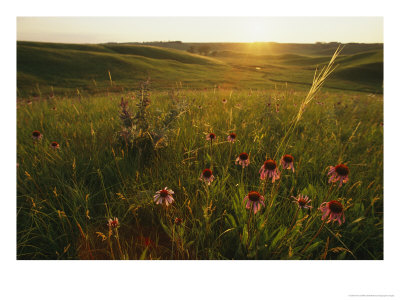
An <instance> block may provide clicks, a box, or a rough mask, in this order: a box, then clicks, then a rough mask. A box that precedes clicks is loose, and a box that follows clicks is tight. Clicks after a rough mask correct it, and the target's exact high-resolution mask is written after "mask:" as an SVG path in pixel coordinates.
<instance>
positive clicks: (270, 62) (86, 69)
mask: <svg viewBox="0 0 400 300" xmlns="http://www.w3.org/2000/svg"><path fill="white" fill-rule="evenodd" d="M177 44H179V43H177ZM258 44H259V43H255V44H230V43H226V44H223V43H222V44H215V45H214V44H206V45H214V48H211V47H210V49H213V50H212V51H210V53H209V55H207V56H205V55H198V54H194V53H189V52H187V51H184V50H183V49H182V50H177V49H172V47H158V46H154V45H143V44H133V43H128V44H116V43H108V44H56V43H39V42H17V91H18V94H19V95H21V96H23V95H37V94H47V93H50V91H51V90H54V91H55V92H72V91H73V92H75V91H76V89H79V90H80V91H86V92H90V93H94V92H97V91H101V90H104V89H105V88H108V89H111V88H119V89H122V88H124V89H133V88H136V87H137V83H138V82H139V81H142V80H144V79H146V78H148V77H150V78H151V80H152V82H153V87H154V88H162V89H165V88H171V87H174V86H176V83H177V82H180V83H181V84H182V85H183V86H187V87H191V88H204V87H213V86H215V85H219V86H222V87H227V88H266V87H270V86H273V85H275V84H276V83H277V82H288V83H291V84H294V85H297V86H299V87H305V88H306V87H308V86H309V85H310V84H311V81H312V77H313V74H314V71H315V68H317V67H318V66H321V65H323V64H325V63H327V62H328V61H329V59H330V56H331V55H332V53H333V52H334V50H335V49H336V48H333V47H334V46H335V45H329V44H328V46H327V45H323V44H322V45H320V44H304V45H303V44H275V43H272V44H271V45H270V43H265V44H266V45H264V43H260V45H258ZM179 45H180V47H182V46H185V47H187V48H189V47H190V46H191V45H192V46H193V45H194V44H187V45H186V44H183V43H182V44H179ZM196 45H198V44H196ZM268 49H269V50H268ZM337 62H338V64H339V66H338V68H337V69H336V71H335V72H334V74H333V75H332V78H331V79H330V80H329V81H328V82H327V84H326V86H327V87H330V88H336V89H344V90H355V91H365V92H373V93H382V91H383V88H382V85H383V46H382V45H381V44H371V45H369V44H349V45H346V47H345V48H344V49H343V52H342V55H341V56H340V57H339V59H338V61H337ZM109 73H110V75H111V78H112V83H111V81H110V77H109ZM111 85H112V86H111Z"/></svg>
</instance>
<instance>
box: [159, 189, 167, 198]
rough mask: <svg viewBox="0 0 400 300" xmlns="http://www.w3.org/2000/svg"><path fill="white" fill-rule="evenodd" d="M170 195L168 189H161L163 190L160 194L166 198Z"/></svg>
mask: <svg viewBox="0 0 400 300" xmlns="http://www.w3.org/2000/svg"><path fill="white" fill-rule="evenodd" d="M168 195H169V193H168V191H167V190H161V191H160V196H161V197H163V198H165V197H167V196H168Z"/></svg>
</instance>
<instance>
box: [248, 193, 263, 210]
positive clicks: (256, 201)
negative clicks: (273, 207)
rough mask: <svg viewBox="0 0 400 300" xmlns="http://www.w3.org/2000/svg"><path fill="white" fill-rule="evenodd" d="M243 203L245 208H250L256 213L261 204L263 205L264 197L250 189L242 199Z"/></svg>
mask: <svg viewBox="0 0 400 300" xmlns="http://www.w3.org/2000/svg"><path fill="white" fill-rule="evenodd" d="M243 203H245V204H246V209H251V210H252V211H253V212H254V214H256V213H257V212H258V211H259V210H260V209H261V205H264V206H265V204H264V197H263V196H261V195H260V193H258V192H254V191H251V192H250V193H248V194H247V196H246V197H244V199H243Z"/></svg>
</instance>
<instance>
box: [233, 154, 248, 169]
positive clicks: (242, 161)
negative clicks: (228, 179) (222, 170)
mask: <svg viewBox="0 0 400 300" xmlns="http://www.w3.org/2000/svg"><path fill="white" fill-rule="evenodd" d="M235 164H237V165H241V166H242V167H243V168H244V167H247V166H248V165H249V164H250V158H249V155H248V154H247V153H246V152H242V153H240V154H239V156H238V157H237V158H236V161H235Z"/></svg>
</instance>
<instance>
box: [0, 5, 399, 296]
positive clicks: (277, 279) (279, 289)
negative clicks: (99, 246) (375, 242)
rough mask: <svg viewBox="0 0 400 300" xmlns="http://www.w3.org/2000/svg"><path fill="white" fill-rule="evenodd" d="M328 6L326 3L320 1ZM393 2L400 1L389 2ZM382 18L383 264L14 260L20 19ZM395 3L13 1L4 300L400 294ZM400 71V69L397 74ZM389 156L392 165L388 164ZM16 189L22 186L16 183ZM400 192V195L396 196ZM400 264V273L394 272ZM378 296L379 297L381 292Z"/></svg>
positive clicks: (9, 12)
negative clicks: (383, 103)
mask: <svg viewBox="0 0 400 300" xmlns="http://www.w3.org/2000/svg"><path fill="white" fill-rule="evenodd" d="M322 3H324V4H322ZM391 3H395V1H393V2H391ZM46 15H47V16H67V15H80V16H87V15H98V16H111V15H112V16H121V15H125V16H126V15H131V16H135V15H140V16H226V15H230V16H240V15H242V16H263V15H265V16H272V15H274V16H279V15H282V16H293V15H295V16H384V30H385V36H384V42H385V90H384V91H385V121H384V127H385V162H386V163H385V228H384V230H385V232H384V233H385V249H384V250H385V259H384V261H328V262H319V261H294V262H292V261H256V262H249V261H236V262H231V261H228V262H215V261H189V262H187V261H185V262H178V261H176V262H175V261H163V262H154V261H149V262H137V261H133V262H79V261H74V262H65V261H63V262H44V261H16V260H15V245H16V237H15V224H16V223H15V221H16V220H15V160H14V159H13V158H15V153H16V152H15V151H16V147H15V124H16V123H15V121H16V120H15V78H16V71H15V40H16V27H15V23H16V16H46ZM398 19H399V18H398V9H397V7H396V5H395V4H388V2H386V3H382V2H378V1H348V0H346V1H343V0H340V1H332V2H322V1H287V0H286V1H281V2H278V1H273V2H265V1H215V0H214V1H210V0H205V1H199V2H194V3H193V2H189V1H157V2H154V1H152V2H149V1H141V2H135V3H132V2H131V1H116V0H114V1H96V2H93V1H90V2H89V1H88V2H83V1H82V0H80V1H77V0H70V1H65V2H60V1H49V0H48V1H15V2H13V3H11V2H9V3H7V5H3V7H2V18H1V22H2V24H1V25H2V27H1V28H2V38H1V43H2V45H1V49H2V55H1V58H2V60H3V63H4V64H5V67H3V68H2V72H0V74H1V75H0V76H1V81H0V82H1V83H2V95H1V98H2V99H1V100H2V105H3V107H2V110H1V122H2V128H3V130H4V131H5V132H6V134H5V137H4V138H3V139H2V147H1V151H2V153H1V159H2V161H1V162H2V163H1V166H2V169H1V170H2V171H1V181H0V182H1V183H2V191H3V193H2V197H1V199H0V201H1V202H2V206H1V208H2V212H3V214H2V217H3V218H2V220H3V221H2V225H3V226H2V229H3V230H2V238H1V247H0V249H1V255H0V257H1V260H2V261H1V266H2V268H1V271H2V272H1V276H2V280H1V281H0V282H1V288H0V293H1V295H2V297H1V298H2V299H20V298H28V299H69V300H70V299H75V298H77V299H82V298H87V299H105V298H108V299H117V298H120V299H133V298H138V297H140V298H142V297H143V298H145V299H155V298H159V297H160V298H162V299H165V298H168V299H180V298H189V299H210V298H211V299H215V298H218V299H232V298H233V299H336V300H337V299H348V298H349V299H357V298H353V297H349V296H348V295H350V294H386V295H392V294H394V295H395V297H391V298H390V299H398V297H399V295H400V290H399V288H398V287H397V283H398V282H397V281H398V280H397V277H398V276H396V274H397V273H398V272H397V268H398V267H399V264H398V263H399V260H398V256H399V254H398V249H399V240H398V238H397V236H398V223H397V222H396V217H397V216H396V214H397V212H398V211H399V203H398V202H399V197H398V196H397V195H398V189H396V184H397V182H396V179H397V178H396V177H397V175H396V171H397V170H396V169H397V165H396V164H397V159H396V158H397V157H398V149H399V148H398V142H397V140H398V127H399V125H398V123H397V122H396V121H397V119H398V116H397V114H398V112H399V101H400V100H399V96H398V95H399V91H398V88H397V87H398V85H399V84H398V81H399V79H398V78H399V76H398V70H399V69H400V68H399V63H398V61H399V59H398V55H399V54H398V53H399V51H398V50H399V47H398V46H399V45H398V39H397V30H398V28H400V26H399V21H398ZM396 71H397V72H396ZM388 162H390V163H388ZM13 187H14V188H13ZM396 196H397V197H396ZM395 270H396V272H395ZM373 299H380V298H377V297H374V298H373Z"/></svg>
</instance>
